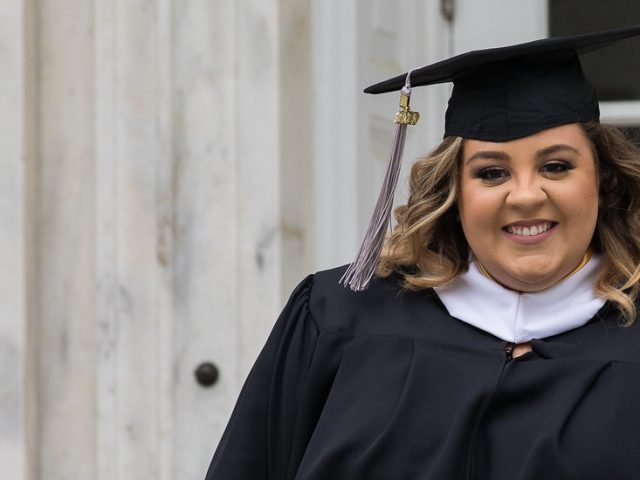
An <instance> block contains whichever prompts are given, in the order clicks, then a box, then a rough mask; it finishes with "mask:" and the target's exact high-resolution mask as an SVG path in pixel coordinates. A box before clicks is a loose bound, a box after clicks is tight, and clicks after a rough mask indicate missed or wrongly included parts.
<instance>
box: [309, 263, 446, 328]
mask: <svg viewBox="0 0 640 480" xmlns="http://www.w3.org/2000/svg"><path fill="white" fill-rule="evenodd" d="M346 269H347V265H343V266H341V267H337V268H333V269H330V270H324V271H320V272H317V273H315V274H314V275H313V276H312V279H311V280H310V283H309V284H308V285H309V297H308V301H309V312H310V314H311V316H312V317H313V318H314V321H315V322H316V324H317V325H318V327H319V329H320V331H321V332H331V331H334V332H335V331H340V332H342V333H345V334H349V335H354V336H357V335H364V334H403V333H407V332H406V331H405V328H406V327H410V326H411V325H412V324H414V323H415V319H416V315H419V318H423V319H424V318H425V316H438V315H443V314H444V315H446V309H445V308H444V306H443V305H442V303H441V302H440V300H439V299H438V297H437V296H436V295H435V293H434V292H433V291H432V290H430V289H429V290H423V291H418V292H415V291H410V290H407V289H405V288H404V287H403V285H402V278H401V277H400V276H398V275H391V276H389V277H387V278H374V279H373V280H372V281H371V283H370V285H369V287H368V288H367V289H366V290H364V291H360V292H354V291H353V290H351V289H350V288H348V287H345V286H344V285H343V284H342V283H340V279H341V278H342V275H343V274H344V272H345V271H346Z"/></svg>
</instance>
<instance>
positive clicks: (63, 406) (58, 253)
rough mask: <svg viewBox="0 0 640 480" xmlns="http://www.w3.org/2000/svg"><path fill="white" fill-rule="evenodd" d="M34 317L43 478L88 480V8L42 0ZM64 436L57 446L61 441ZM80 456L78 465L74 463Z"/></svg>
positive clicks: (91, 430)
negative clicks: (36, 325) (37, 335)
mask: <svg viewBox="0 0 640 480" xmlns="http://www.w3.org/2000/svg"><path fill="white" fill-rule="evenodd" d="M37 5H38V9H37V11H36V12H35V14H36V18H37V20H38V21H37V23H36V27H37V33H38V44H37V48H38V57H37V58H38V62H39V71H38V73H39V75H38V90H37V91H38V109H37V111H38V125H39V130H38V133H39V139H38V147H39V149H38V152H37V155H38V161H37V176H38V178H37V184H38V191H37V193H36V195H37V203H36V204H35V208H36V212H35V218H33V219H32V221H33V222H34V225H35V230H34V233H35V235H36V238H37V244H36V248H37V265H36V275H37V285H36V289H37V291H36V295H37V304H36V311H35V313H36V315H37V317H38V320H39V329H40V330H39V331H40V338H39V342H40V345H39V349H38V355H39V380H40V382H39V392H38V393H39V395H38V410H39V412H40V415H39V421H40V435H39V437H38V438H39V450H40V464H41V468H40V470H41V477H42V478H47V479H48V480H58V479H60V480H62V479H69V478H92V477H93V476H94V475H95V458H96V450H95V447H94V445H93V441H92V439H93V438H94V437H95V424H96V422H95V410H94V405H95V377H94V368H95V367H94V366H95V342H94V325H93V318H94V314H95V304H94V302H95V294H94V279H95V261H94V258H95V233H94V232H95V229H94V205H95V204H94V193H95V181H94V177H95V170H94V162H93V151H94V135H93V133H94V129H93V115H94V110H93V105H94V101H93V98H94V88H93V68H92V65H93V5H92V4H91V2H78V1H76V0H40V1H39V2H38V3H37ZM61 439H64V441H61ZM77 458H81V459H82V460H81V461H80V462H74V459H77Z"/></svg>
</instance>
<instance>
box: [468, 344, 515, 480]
mask: <svg viewBox="0 0 640 480" xmlns="http://www.w3.org/2000/svg"><path fill="white" fill-rule="evenodd" d="M514 347H515V343H513V342H507V344H506V345H505V346H504V348H503V349H502V351H503V354H504V362H503V363H502V365H501V367H500V372H499V373H498V380H497V381H496V383H495V385H494V388H493V392H492V393H491V395H490V396H489V398H488V399H487V401H486V402H485V404H484V405H483V407H482V409H481V412H482V413H481V414H480V415H479V417H478V420H477V422H476V425H475V427H474V430H473V434H472V440H471V445H470V447H469V450H468V452H469V453H468V458H467V475H466V478H467V479H469V480H473V477H474V474H475V472H474V467H475V464H474V463H475V462H474V458H475V455H476V450H477V446H478V433H479V430H480V426H481V424H482V422H483V421H484V415H485V413H486V411H487V409H488V408H489V406H490V405H491V402H492V401H493V397H494V396H495V394H496V392H497V390H498V387H499V386H500V384H501V383H502V377H503V376H504V371H505V369H506V368H507V365H508V364H509V362H511V361H512V360H513V348H514Z"/></svg>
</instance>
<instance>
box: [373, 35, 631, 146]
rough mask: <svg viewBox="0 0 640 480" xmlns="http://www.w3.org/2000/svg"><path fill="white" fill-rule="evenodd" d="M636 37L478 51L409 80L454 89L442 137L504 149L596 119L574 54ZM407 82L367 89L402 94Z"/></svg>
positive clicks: (571, 40) (577, 39)
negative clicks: (506, 144)
mask: <svg viewBox="0 0 640 480" xmlns="http://www.w3.org/2000/svg"><path fill="white" fill-rule="evenodd" d="M638 34H640V26H634V27H628V28H623V29H619V30H609V31H606V32H597V33H587V34H582V35H574V36H570V37H557V38H545V39H542V40H536V41H533V42H527V43H522V44H519V45H510V46H508V47H500V48H490V49H487V50H475V51H472V52H467V53H463V54H461V55H456V56H455V57H452V58H449V59H447V60H443V61H441V62H438V63H434V64H432V65H428V66H426V67H422V68H419V69H416V70H413V71H412V72H411V86H412V87H419V86H422V85H433V84H437V83H445V82H453V92H452V93H451V98H450V99H449V107H448V109H447V114H446V117H445V136H449V135H456V136H460V137H463V138H473V139H476V140H488V141H505V140H512V139H515V138H519V137H525V136H527V135H531V134H532V133H535V132H538V131H540V130H544V129H545V128H550V127H554V126H557V125H564V124H567V123H578V122H590V121H597V120H598V119H599V109H598V99H597V96H596V93H595V90H594V88H593V87H592V86H591V84H590V83H589V82H588V80H587V79H586V78H585V77H584V75H583V73H582V67H581V66H580V60H579V58H578V55H579V54H584V53H588V52H590V51H593V50H596V49H598V48H602V47H605V46H607V45H609V44H611V43H613V42H616V41H618V40H622V39H624V38H628V37H633V36H635V35H638ZM406 77H407V74H406V73H405V74H403V75H399V76H397V77H394V78H392V79H389V80H385V81H384V82H380V83H377V84H375V85H372V86H370V87H367V88H366V89H365V90H364V91H365V92H366V93H385V92H392V91H395V90H400V89H401V88H402V87H403V86H404V84H405V80H406Z"/></svg>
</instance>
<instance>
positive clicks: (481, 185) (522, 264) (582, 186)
mask: <svg viewBox="0 0 640 480" xmlns="http://www.w3.org/2000/svg"><path fill="white" fill-rule="evenodd" d="M461 161H462V165H461V168H460V170H461V173H460V175H461V178H460V196H459V199H458V211H459V214H460V221H461V223H462V229H463V231H464V234H465V237H466V239H467V242H468V243H469V246H470V248H471V250H472V251H473V253H474V255H475V256H476V258H477V259H478V261H479V262H480V263H481V264H482V266H483V267H484V268H485V269H486V270H487V271H488V272H489V273H490V274H491V275H492V276H493V277H494V278H495V279H496V280H497V281H498V282H500V283H501V284H503V285H504V286H506V287H508V288H510V289H512V290H517V291H521V292H537V291H540V290H544V289H545V288H547V287H550V286H551V285H553V284H554V283H555V282H557V281H559V280H561V279H562V278H563V277H564V276H565V275H567V274H569V273H570V272H571V271H572V270H573V269H574V268H575V267H576V266H577V265H578V264H579V263H580V262H581V260H582V258H583V256H584V253H585V251H586V249H587V248H588V246H589V244H590V242H591V238H592V237H593V233H594V231H595V227H596V219H597V215H598V179H597V173H596V172H597V169H596V164H595V159H594V157H593V153H592V150H591V143H590V141H589V140H588V139H587V137H586V136H585V134H584V132H583V130H582V128H581V127H580V126H579V125H577V124H571V125H563V126H560V127H555V128H550V129H547V130H543V131H542V132H538V133H536V134H534V135H531V136H529V137H525V138H521V139H516V140H512V141H508V142H484V141H479V140H465V141H464V144H463V150H462V160H461Z"/></svg>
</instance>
